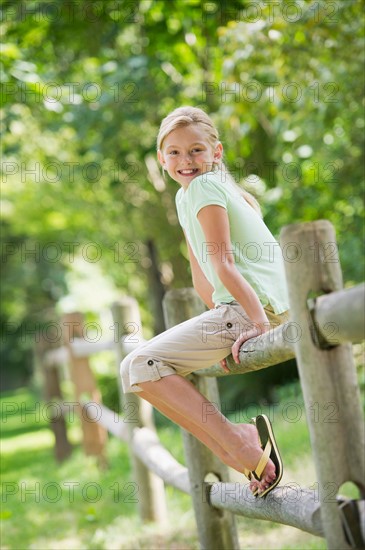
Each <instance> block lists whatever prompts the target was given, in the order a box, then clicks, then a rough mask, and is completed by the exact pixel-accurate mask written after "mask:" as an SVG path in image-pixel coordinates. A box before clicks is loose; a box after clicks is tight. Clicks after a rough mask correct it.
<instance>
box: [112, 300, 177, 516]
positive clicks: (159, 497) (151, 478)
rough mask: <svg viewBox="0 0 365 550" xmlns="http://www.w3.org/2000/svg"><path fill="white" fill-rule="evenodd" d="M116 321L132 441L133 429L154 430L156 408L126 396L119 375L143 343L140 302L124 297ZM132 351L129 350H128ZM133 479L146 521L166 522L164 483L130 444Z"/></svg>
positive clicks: (114, 311)
mask: <svg viewBox="0 0 365 550" xmlns="http://www.w3.org/2000/svg"><path fill="white" fill-rule="evenodd" d="M112 314H113V320H114V341H115V342H116V356H117V365H118V383H119V395H120V402H121V409H122V411H123V412H125V415H126V416H125V418H124V421H125V422H127V423H128V433H129V441H130V442H131V440H132V439H133V435H134V429H135V428H142V427H148V428H150V429H151V430H154V431H156V430H155V424H154V420H153V407H152V405H151V404H150V403H148V402H147V401H146V400H145V399H141V398H140V397H138V394H137V393H126V394H123V390H122V387H121V380H120V374H119V365H120V362H121V360H122V358H123V357H125V356H126V355H127V352H129V351H131V350H132V348H135V347H136V346H138V344H140V343H142V341H143V339H142V326H141V319H140V315H139V309H138V303H137V301H136V300H134V299H133V298H128V297H126V298H124V299H121V300H119V302H116V303H114V304H113V305H112ZM128 348H129V350H128ZM130 453H131V461H132V469H133V476H134V479H135V480H136V482H137V484H138V508H139V515H140V518H141V519H142V520H143V521H155V522H158V523H163V522H165V521H166V518H167V507H166V497H165V486H164V482H163V480H162V479H161V478H160V477H158V476H157V475H156V474H154V473H153V472H151V471H150V470H149V469H148V468H146V466H145V465H144V464H143V462H141V460H139V458H138V457H137V456H135V455H134V454H133V452H132V446H131V445H130Z"/></svg>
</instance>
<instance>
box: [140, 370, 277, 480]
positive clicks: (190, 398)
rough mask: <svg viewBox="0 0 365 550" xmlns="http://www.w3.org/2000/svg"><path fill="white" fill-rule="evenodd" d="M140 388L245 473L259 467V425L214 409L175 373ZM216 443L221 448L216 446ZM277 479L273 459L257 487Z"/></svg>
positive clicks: (168, 414) (167, 412) (186, 381)
mask: <svg viewBox="0 0 365 550" xmlns="http://www.w3.org/2000/svg"><path fill="white" fill-rule="evenodd" d="M139 387H140V388H141V389H142V390H143V392H144V393H145V394H146V399H147V400H149V399H151V402H152V399H157V400H158V402H160V403H162V404H164V405H165V406H167V408H166V409H165V412H164V414H166V416H168V417H169V418H170V419H171V420H172V421H173V422H175V423H176V424H179V425H181V421H183V422H184V426H183V427H184V428H185V429H187V430H188V431H189V432H190V433H192V434H193V435H194V436H195V437H197V438H198V439H200V440H201V441H203V439H202V436H203V437H204V438H205V440H204V441H203V442H204V443H205V444H206V445H207V446H208V447H209V448H211V450H212V451H213V452H214V453H215V454H217V450H218V451H219V448H221V449H223V451H224V453H227V454H228V455H230V456H231V457H232V459H233V461H234V463H235V464H240V465H241V468H239V471H241V472H242V470H243V468H247V469H249V470H254V469H255V467H256V466H257V464H258V462H259V460H260V458H261V455H262V449H261V447H260V445H259V442H258V437H257V431H256V428H255V427H254V426H252V425H249V424H233V423H232V422H230V421H229V420H228V419H227V418H226V417H225V416H224V415H223V414H222V413H221V412H219V411H218V410H217V409H214V408H213V406H212V403H210V401H208V400H207V399H206V398H205V397H204V396H203V395H202V394H201V393H200V392H199V391H198V390H197V389H196V388H195V386H194V385H193V384H192V383H191V382H190V381H189V380H187V379H186V378H183V377H182V376H179V375H176V374H175V375H174V374H172V375H169V376H164V377H163V378H161V379H160V380H158V381H157V382H143V383H140V384H139ZM152 404H153V403H152ZM182 419H184V420H182ZM202 432H203V434H202ZM204 434H205V435H204ZM206 436H208V437H206ZM214 442H215V443H214ZM216 444H218V445H219V447H216V446H215V445H216ZM219 452H220V451H219ZM218 456H219V454H218ZM234 467H235V466H234ZM235 468H236V469H238V468H237V467H235ZM274 479H275V466H274V464H273V462H272V461H271V460H269V462H268V464H267V466H266V468H265V470H264V473H263V475H262V479H261V482H260V483H257V482H256V483H255V484H254V486H255V485H256V486H258V487H259V488H260V489H264V488H265V487H266V486H268V485H269V484H270V483H272V481H273V480H274Z"/></svg>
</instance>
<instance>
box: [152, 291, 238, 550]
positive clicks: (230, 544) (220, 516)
mask: <svg viewBox="0 0 365 550" xmlns="http://www.w3.org/2000/svg"><path fill="white" fill-rule="evenodd" d="M163 306H164V315H165V321H166V326H167V328H170V327H172V326H174V325H176V324H178V323H181V322H182V321H185V320H187V319H190V318H191V317H194V316H195V315H199V314H200V313H202V312H203V311H204V309H205V307H204V304H203V303H202V301H201V300H200V298H199V297H198V296H197V294H196V292H195V291H194V290H193V289H183V290H178V291H174V290H171V291H169V292H168V293H167V294H166V295H165V298H164V302H163ZM190 380H191V381H192V382H193V384H195V385H196V387H197V388H198V390H199V391H200V392H201V393H203V394H204V395H205V396H206V397H207V399H209V400H210V401H211V402H214V403H215V404H216V405H217V406H219V393H218V387H217V381H216V380H215V379H213V378H210V379H206V378H198V377H196V376H191V377H190ZM183 438H184V449H185V457H186V462H187V465H188V470H189V478H190V493H191V496H192V500H193V506H194V511H195V517H196V522H197V528H198V535H199V540H200V545H201V548H206V549H209V550H218V549H223V548H230V549H232V550H233V549H238V548H239V545H238V536H237V529H236V524H235V517H234V515H233V514H231V513H230V512H228V511H226V510H223V511H221V512H220V511H218V510H217V509H216V508H213V507H211V506H210V504H209V502H208V501H207V499H206V498H204V495H205V491H206V490H208V489H209V485H208V484H207V483H206V481H205V478H206V476H207V475H208V474H214V476H215V477H216V478H217V479H218V480H220V481H229V473H228V468H227V467H226V466H225V465H224V464H222V463H221V462H220V461H219V460H218V458H217V457H216V456H214V455H213V454H212V453H211V451H210V450H209V449H207V447H205V446H204V445H203V444H202V443H200V441H198V440H197V439H196V438H195V437H193V436H192V435H191V434H190V433H188V432H186V431H185V430H183Z"/></svg>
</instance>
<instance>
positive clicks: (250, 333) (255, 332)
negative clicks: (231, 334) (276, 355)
mask: <svg viewBox="0 0 365 550" xmlns="http://www.w3.org/2000/svg"><path fill="white" fill-rule="evenodd" d="M269 330H270V325H269V323H268V326H267V327H265V326H264V327H263V326H260V327H258V326H257V327H255V328H252V329H250V330H245V331H244V332H241V334H240V335H239V337H238V338H237V340H236V341H235V343H234V344H233V346H232V356H233V359H234V362H235V363H237V364H238V365H239V363H240V360H239V352H240V348H241V346H242V344H244V343H245V342H247V340H250V339H251V338H255V337H257V336H261V334H264V332H268V331H269Z"/></svg>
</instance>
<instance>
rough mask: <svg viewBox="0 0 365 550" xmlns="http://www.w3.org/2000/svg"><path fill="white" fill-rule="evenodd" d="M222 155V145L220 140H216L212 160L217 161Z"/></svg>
mask: <svg viewBox="0 0 365 550" xmlns="http://www.w3.org/2000/svg"><path fill="white" fill-rule="evenodd" d="M222 156H223V145H222V144H221V142H220V141H218V143H217V145H216V146H215V149H214V160H215V161H219V160H221V158H222Z"/></svg>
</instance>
